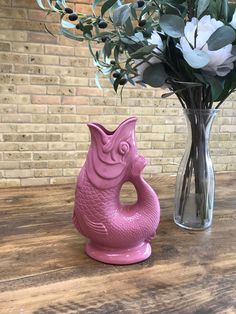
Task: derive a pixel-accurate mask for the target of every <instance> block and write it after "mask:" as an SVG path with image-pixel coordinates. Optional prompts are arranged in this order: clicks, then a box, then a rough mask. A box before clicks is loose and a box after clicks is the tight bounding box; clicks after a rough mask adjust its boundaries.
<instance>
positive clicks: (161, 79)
mask: <svg viewBox="0 0 236 314" xmlns="http://www.w3.org/2000/svg"><path fill="white" fill-rule="evenodd" d="M167 77H168V76H167V74H166V72H165V68H164V66H163V64H162V63H156V64H152V65H150V66H149V67H148V68H147V69H146V70H145V71H144V72H143V82H144V83H145V84H148V85H150V86H152V87H161V86H162V85H163V84H164V83H165V81H166V79H167Z"/></svg>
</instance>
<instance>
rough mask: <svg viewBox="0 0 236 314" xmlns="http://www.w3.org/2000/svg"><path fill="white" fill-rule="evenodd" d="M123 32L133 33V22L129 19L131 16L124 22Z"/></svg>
mask: <svg viewBox="0 0 236 314" xmlns="http://www.w3.org/2000/svg"><path fill="white" fill-rule="evenodd" d="M124 27H125V33H126V34H127V35H128V36H132V35H133V34H134V28H133V24H132V21H131V18H130V17H129V18H128V19H127V21H126V22H125V25H124Z"/></svg>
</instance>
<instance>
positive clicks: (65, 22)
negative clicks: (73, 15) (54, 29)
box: [61, 20, 75, 28]
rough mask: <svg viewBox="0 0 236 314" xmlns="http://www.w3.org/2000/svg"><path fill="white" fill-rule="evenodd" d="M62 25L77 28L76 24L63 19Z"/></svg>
mask: <svg viewBox="0 0 236 314" xmlns="http://www.w3.org/2000/svg"><path fill="white" fill-rule="evenodd" d="M61 26H62V27H65V28H75V24H73V23H70V22H67V21H64V20H61Z"/></svg>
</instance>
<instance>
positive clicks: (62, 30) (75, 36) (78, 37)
mask: <svg viewBox="0 0 236 314" xmlns="http://www.w3.org/2000/svg"><path fill="white" fill-rule="evenodd" d="M60 31H61V33H62V35H64V36H65V37H67V38H70V39H72V40H77V41H83V40H84V37H83V36H78V35H75V34H73V33H71V32H70V31H68V30H67V29H65V28H63V27H60Z"/></svg>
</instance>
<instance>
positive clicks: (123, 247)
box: [73, 117, 160, 264]
mask: <svg viewBox="0 0 236 314" xmlns="http://www.w3.org/2000/svg"><path fill="white" fill-rule="evenodd" d="M136 120H137V119H136V118H135V117H131V118H129V119H127V120H125V121H124V122H122V123H121V124H120V125H119V127H118V128H117V129H116V130H115V131H113V132H110V131H108V130H106V129H105V128H104V127H103V126H101V125H100V124H98V123H89V124H88V126H89V129H90V132H91V145H90V148H89V151H88V155H87V159H86V162H85V164H84V166H83V167H82V169H81V172H80V174H79V176H78V179H77V186H76V193H75V207H74V216H73V221H74V224H75V226H76V228H77V229H78V230H79V232H80V233H81V234H82V235H84V236H85V237H87V238H88V239H89V240H90V242H89V243H88V244H87V245H86V253H87V254H88V255H89V256H90V257H92V258H94V259H96V260H99V261H102V262H105V263H110V264H132V263H136V262H140V261H142V260H145V259H147V258H148V257H149V256H150V255H151V246H150V244H149V242H150V241H151V239H152V238H153V237H154V236H155V233H156V229H157V226H158V224H159V219H160V205H159V201H158V198H157V195H156V193H155V192H154V190H153V189H152V188H151V187H150V186H149V185H148V184H147V182H146V181H145V180H144V179H143V178H142V176H141V172H142V170H143V168H144V167H145V166H146V164H147V162H146V160H145V158H144V157H143V156H140V155H139V154H138V152H137V148H136V143H135V123H136ZM127 181H130V182H131V183H132V184H133V185H134V186H135V188H136V191H137V198H138V199H137V202H136V203H135V204H133V205H121V203H120V199H119V197H120V191H121V188H122V185H123V184H124V183H125V182H127Z"/></svg>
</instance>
